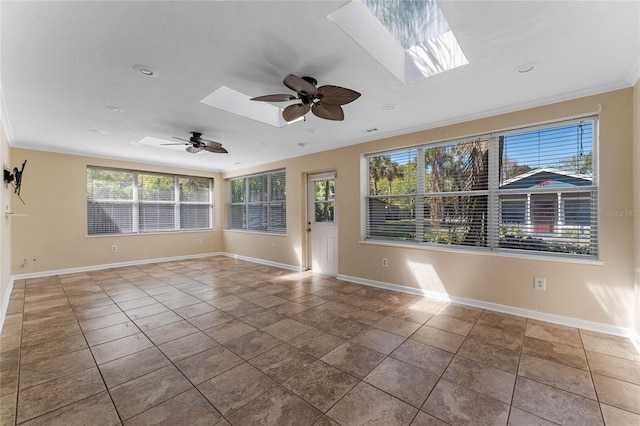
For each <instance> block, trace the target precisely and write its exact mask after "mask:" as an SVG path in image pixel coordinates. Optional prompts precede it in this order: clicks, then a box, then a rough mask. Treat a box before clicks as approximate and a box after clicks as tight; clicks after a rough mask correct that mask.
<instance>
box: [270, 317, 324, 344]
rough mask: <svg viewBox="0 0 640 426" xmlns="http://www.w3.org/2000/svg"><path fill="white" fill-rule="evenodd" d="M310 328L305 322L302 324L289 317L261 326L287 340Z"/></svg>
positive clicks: (273, 334)
mask: <svg viewBox="0 0 640 426" xmlns="http://www.w3.org/2000/svg"><path fill="white" fill-rule="evenodd" d="M311 329H312V327H311V326H309V325H307V324H303V323H301V322H300V321H296V320H294V319H291V318H286V319H282V320H281V321H278V322H276V323H273V324H271V325H268V326H266V327H264V328H262V331H264V332H265V333H269V334H270V335H272V336H274V337H276V338H278V339H280V340H282V341H284V342H287V341H289V340H291V339H293V338H295V337H298V336H299V335H301V334H303V333H305V332H307V331H309V330H311Z"/></svg>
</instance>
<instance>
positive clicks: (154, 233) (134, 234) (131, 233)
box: [86, 228, 216, 238]
mask: <svg viewBox="0 0 640 426" xmlns="http://www.w3.org/2000/svg"><path fill="white" fill-rule="evenodd" d="M201 232H216V229H215V228H209V229H189V230H184V231H157V232H129V233H126V234H96V235H87V236H86V237H87V238H105V237H131V236H142V235H175V234H195V233H201Z"/></svg>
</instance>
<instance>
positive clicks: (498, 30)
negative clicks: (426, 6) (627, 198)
mask: <svg viewBox="0 0 640 426" xmlns="http://www.w3.org/2000/svg"><path fill="white" fill-rule="evenodd" d="M347 3H348V2H347V1H195V2H182V1H148V2H139V1H119V2H98V1H80V2H72V1H66V2H51V1H33V2H27V1H6V2H2V13H1V14H0V31H1V33H0V38H1V40H2V49H0V55H1V56H0V62H1V63H2V69H1V74H0V88H1V90H0V97H2V99H1V101H2V108H1V113H0V117H1V118H2V120H3V127H4V129H5V132H6V134H7V138H8V140H9V143H10V145H11V146H14V147H20V148H28V149H38V150H45V151H54V152H63V153H71V154H77V155H86V156H95V157H106V158H114V159H119V160H129V161H138V162H146V163H154V164H161V165H172V166H179V167H186V168H191V169H201V170H211V171H227V170H233V169H241V168H245V167H250V166H254V165H258V164H264V163H267V162H272V161H277V160H282V159H284V158H291V157H296V156H300V155H303V154H309V153H313V152H319V151H324V150H328V149H332V148H337V147H342V146H347V145H351V144H355V143H359V142H365V141H369V140H373V139H380V138H383V137H388V136H393V135H398V134H404V133H408V132H411V131H417V130H422V129H428V128H434V127H437V126H441V125H444V124H451V123H456V122H462V121H467V120H470V119H475V118H480V117H486V116H492V115H496V114H498V113H503V112H509V111H515V110H521V109H523V108H527V107H533V106H538V105H544V104H548V103H551V102H556V101H561V100H565V99H573V98H576V97H580V96H586V95H590V94H595V93H602V92H605V91H608V90H614V89H620V88H625V87H631V86H632V85H634V84H635V83H636V82H637V81H638V78H639V76H640V2H636V1H631V2H629V1H588V2H576V1H553V2H540V1H518V2H503V1H492V2H489V1H464V2H462V1H445V0H440V1H438V5H439V6H440V9H441V10H442V13H443V15H444V17H445V18H446V20H447V22H448V27H449V28H450V29H451V30H452V31H453V34H454V35H455V38H456V40H457V42H458V44H459V45H460V48H461V50H462V52H463V53H464V55H465V57H466V59H467V60H468V62H469V63H468V65H464V66H461V67H458V68H455V69H453V70H450V71H445V72H442V73H440V74H436V75H433V76H431V77H428V78H424V79H421V80H418V81H415V82H413V83H410V84H405V83H403V82H402V81H400V80H399V79H398V78H396V76H395V75H393V74H392V73H391V72H389V70H387V69H386V68H385V67H384V66H382V65H381V63H380V62H379V61H378V60H377V59H375V58H374V56H372V54H370V53H369V52H368V51H366V50H365V49H364V48H363V47H362V46H361V45H360V44H359V43H357V42H356V41H355V40H354V39H353V38H352V37H351V36H350V35H349V34H348V33H347V32H345V30H343V29H342V28H341V27H340V26H338V25H337V24H336V23H335V22H333V21H332V20H331V19H329V18H328V17H329V15H331V14H333V13H334V12H336V11H337V10H338V9H340V8H342V7H343V6H345V5H346V4H347ZM530 66H533V67H534V68H533V69H532V70H530V71H529V72H522V71H526V69H527V68H529V67H530ZM141 68H148V69H149V70H151V71H153V72H154V76H152V77H147V76H144V75H142V74H141V72H140V69H141ZM289 73H292V74H295V75H298V76H311V77H314V78H315V79H317V81H318V85H327V84H329V85H338V86H343V87H347V88H350V89H353V90H356V91H358V92H360V93H362V96H361V97H360V98H359V99H358V100H356V101H355V102H352V103H350V104H348V105H345V107H344V111H345V120H344V121H343V122H335V121H328V120H322V119H320V118H318V117H315V116H313V115H312V114H308V115H307V119H306V121H301V122H297V123H295V124H291V125H286V126H284V127H275V126H270V125H268V124H264V123H263V122H260V121H256V120H253V119H249V118H246V117H243V116H240V115H237V114H234V113H231V112H228V111H225V110H223V109H219V108H215V107H212V106H209V105H206V104H204V103H202V102H201V100H203V99H204V98H205V97H207V96H208V95H209V94H211V93H212V92H213V91H214V90H216V89H218V88H220V87H222V86H225V87H227V88H229V89H232V90H234V91H237V92H239V93H240V94H241V95H240V96H247V97H248V96H259V95H266V94H271V93H290V91H289V89H287V88H286V87H284V86H283V84H282V80H283V78H284V76H285V75H287V74H289ZM266 105H267V104H265V106H266ZM277 105H278V106H281V107H282V106H284V105H287V104H286V103H284V104H282V103H280V104H277ZM374 128H375V129H377V130H375V131H372V130H371V129H374ZM191 131H197V132H201V133H202V134H203V137H205V138H208V139H213V140H216V141H219V142H222V143H223V145H224V146H225V148H227V149H228V150H229V154H227V155H219V154H211V153H207V152H201V153H198V154H190V153H188V152H186V151H185V147H184V146H180V145H177V146H176V145H160V143H161V142H157V141H158V140H159V141H173V139H172V138H173V137H174V136H177V137H182V138H186V137H188V135H189V132H191ZM145 137H150V138H152V139H149V140H151V142H150V144H145V143H140V141H143V140H146V139H144V138H145ZM147 141H148V140H147ZM154 141H155V142H154Z"/></svg>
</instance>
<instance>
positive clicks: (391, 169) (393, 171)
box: [382, 159, 403, 195]
mask: <svg viewBox="0 0 640 426" xmlns="http://www.w3.org/2000/svg"><path fill="white" fill-rule="evenodd" d="M387 160H388V162H387V164H386V165H385V167H384V170H383V172H382V173H383V177H385V178H386V179H387V181H389V195H391V192H392V191H393V190H392V186H391V184H392V183H393V180H394V179H396V178H400V179H402V176H403V172H402V167H400V165H399V164H398V163H396V162H395V161H391V159H387Z"/></svg>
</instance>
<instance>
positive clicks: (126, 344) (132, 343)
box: [91, 333, 153, 365]
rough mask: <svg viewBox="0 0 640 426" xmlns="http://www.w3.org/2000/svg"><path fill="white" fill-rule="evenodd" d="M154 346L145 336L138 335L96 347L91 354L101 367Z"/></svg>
mask: <svg viewBox="0 0 640 426" xmlns="http://www.w3.org/2000/svg"><path fill="white" fill-rule="evenodd" d="M152 346H153V343H151V341H150V340H149V339H147V337H146V336H145V335H144V334H142V333H138V334H134V335H133V336H128V337H123V338H122V339H118V340H112V341H111V342H107V343H103V344H101V345H97V346H94V347H92V348H91V352H92V353H93V357H94V358H95V360H96V362H97V363H98V365H99V364H104V363H105V362H109V361H113V360H114V359H117V358H121V357H123V356H126V355H130V354H132V353H135V352H138V351H141V350H143V349H147V348H150V347H152Z"/></svg>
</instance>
